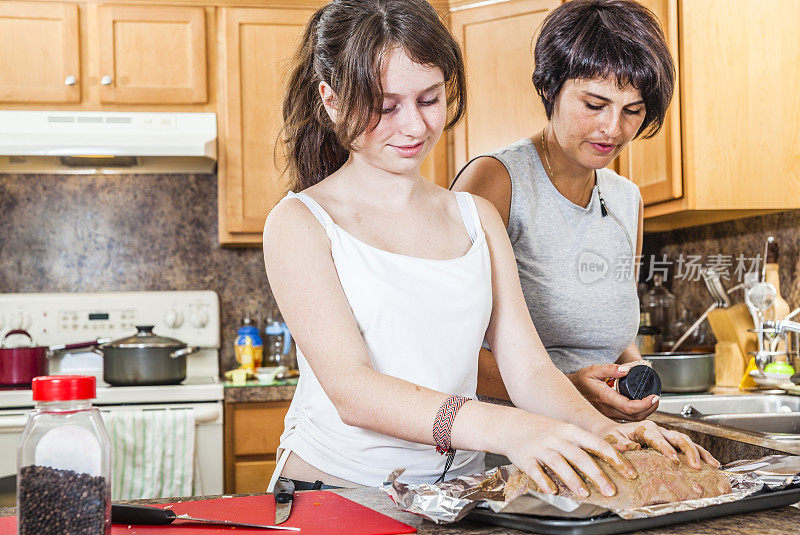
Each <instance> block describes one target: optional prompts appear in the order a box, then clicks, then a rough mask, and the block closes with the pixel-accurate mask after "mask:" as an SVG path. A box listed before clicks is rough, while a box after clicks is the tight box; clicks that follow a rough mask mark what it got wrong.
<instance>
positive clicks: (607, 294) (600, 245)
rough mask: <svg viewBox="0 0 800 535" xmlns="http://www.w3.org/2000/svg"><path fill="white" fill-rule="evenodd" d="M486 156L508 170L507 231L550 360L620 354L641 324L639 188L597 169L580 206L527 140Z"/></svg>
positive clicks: (587, 360) (572, 367) (574, 363)
mask: <svg viewBox="0 0 800 535" xmlns="http://www.w3.org/2000/svg"><path fill="white" fill-rule="evenodd" d="M484 156H491V157H493V158H496V159H497V160H499V161H500V162H501V163H502V164H503V165H504V166H505V168H506V169H507V170H508V174H509V175H510V176H511V210H510V213H509V219H508V228H507V231H508V237H509V238H510V239H511V245H512V246H513V248H514V256H515V257H516V260H517V269H518V270H519V278H520V282H521V283H522V292H523V294H524V295H525V302H526V303H527V305H528V310H529V312H530V314H531V318H532V319H533V323H534V325H535V326H536V330H537V331H538V333H539V336H540V337H541V339H542V342H543V343H544V346H545V348H546V349H547V352H548V354H549V355H550V358H551V359H552V361H553V363H554V364H555V365H556V366H557V367H558V369H560V370H561V371H562V372H564V373H572V372H574V371H576V370H578V369H580V368H583V367H584V366H589V365H591V364H606V363H612V362H614V361H616V360H617V359H618V358H619V355H620V353H621V352H622V351H623V350H624V349H625V348H626V347H627V346H628V345H629V344H630V343H631V342H633V340H634V338H635V337H636V331H637V329H638V325H639V298H638V296H637V293H636V273H635V261H634V260H635V258H634V256H635V254H636V253H635V247H636V234H637V228H636V227H637V225H638V222H639V200H640V199H641V195H640V193H639V188H638V187H637V186H636V184H634V183H633V182H631V181H629V180H627V179H625V178H623V177H621V176H619V175H618V174H616V173H615V172H613V171H611V170H610V169H598V170H597V186H595V188H594V190H593V191H592V197H591V200H590V201H589V204H588V206H587V207H586V208H583V207H581V206H578V205H576V204H574V203H572V202H571V201H569V200H568V199H566V198H565V197H564V196H563V195H561V194H560V193H559V192H558V190H556V188H555V186H553V183H552V182H551V181H550V179H549V178H548V177H547V174H546V173H545V170H544V166H543V165H542V162H541V160H540V159H539V154H538V152H537V151H536V147H535V146H534V144H533V142H532V141H531V140H530V139H527V138H524V139H521V140H519V141H517V142H515V143H513V144H511V145H509V146H507V147H504V148H502V149H500V150H498V151H496V152H492V153H489V154H486V155H484ZM598 187H599V189H600V194H598ZM600 195H602V198H603V201H604V202H605V206H606V209H607V213H608V215H607V216H605V217H604V216H603V215H602V212H601V206H600Z"/></svg>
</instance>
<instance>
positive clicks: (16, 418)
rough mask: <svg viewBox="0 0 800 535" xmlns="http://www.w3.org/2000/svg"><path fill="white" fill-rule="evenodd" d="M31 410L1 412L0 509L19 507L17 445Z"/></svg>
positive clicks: (6, 410) (5, 410)
mask: <svg viewBox="0 0 800 535" xmlns="http://www.w3.org/2000/svg"><path fill="white" fill-rule="evenodd" d="M28 413H30V409H4V410H0V452H3V454H2V455H0V507H14V506H16V505H17V445H18V444H19V440H20V438H22V429H23V428H24V427H25V423H26V422H27V421H28Z"/></svg>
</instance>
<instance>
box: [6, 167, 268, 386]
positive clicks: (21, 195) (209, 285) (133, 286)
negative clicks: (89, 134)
mask: <svg viewBox="0 0 800 535" xmlns="http://www.w3.org/2000/svg"><path fill="white" fill-rule="evenodd" d="M149 290H214V291H216V292H217V293H218V294H219V296H220V307H221V315H222V348H221V350H220V359H221V362H220V369H221V370H222V371H225V370H227V369H230V368H231V367H233V366H234V357H233V340H234V338H235V336H236V329H237V328H238V324H239V320H240V315H241V310H242V306H243V305H244V304H245V303H246V301H247V300H248V299H249V298H254V299H256V300H260V301H264V300H265V299H267V297H268V296H269V285H268V283H267V277H266V273H265V271H264V260H263V256H262V254H261V249H260V248H236V249H229V248H222V247H220V245H219V242H218V239H217V177H216V175H184V174H175V175H111V176H83V175H0V292H2V293H14V292H100V291H149Z"/></svg>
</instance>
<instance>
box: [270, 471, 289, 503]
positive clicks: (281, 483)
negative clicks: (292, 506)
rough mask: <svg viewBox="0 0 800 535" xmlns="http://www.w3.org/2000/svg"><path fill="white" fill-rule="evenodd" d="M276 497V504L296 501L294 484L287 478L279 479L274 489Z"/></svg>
mask: <svg viewBox="0 0 800 535" xmlns="http://www.w3.org/2000/svg"><path fill="white" fill-rule="evenodd" d="M272 493H273V494H274V495H275V503H289V502H290V501H292V500H293V499H294V482H293V481H292V480H291V479H286V478H285V477H279V478H278V480H277V481H276V482H275V488H274V489H272Z"/></svg>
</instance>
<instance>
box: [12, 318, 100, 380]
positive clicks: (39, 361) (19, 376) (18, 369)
mask: <svg viewBox="0 0 800 535" xmlns="http://www.w3.org/2000/svg"><path fill="white" fill-rule="evenodd" d="M12 334H24V335H25V336H27V337H28V339H29V340H30V341H31V344H33V338H31V335H30V334H29V333H28V331H24V330H21V329H16V330H13V331H8V332H7V333H6V335H5V336H4V337H3V341H2V344H0V345H2V346H3V347H0V385H26V384H31V381H33V378H34V377H38V376H40V375H47V359H48V357H49V356H50V354H51V352H52V351H56V350H64V349H78V348H82V347H92V346H95V345H97V344H98V342H97V341H92V342H81V343H78V344H68V345H58V346H50V347H47V346H33V345H31V347H13V348H7V347H4V346H5V342H6V338H8V337H9V336H11V335H12Z"/></svg>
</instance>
